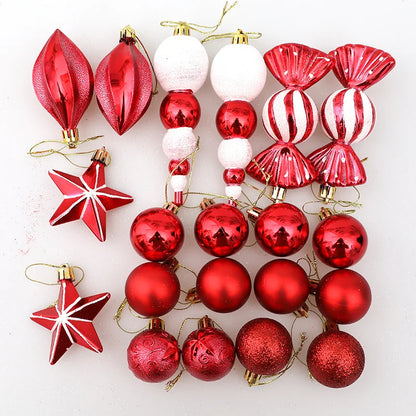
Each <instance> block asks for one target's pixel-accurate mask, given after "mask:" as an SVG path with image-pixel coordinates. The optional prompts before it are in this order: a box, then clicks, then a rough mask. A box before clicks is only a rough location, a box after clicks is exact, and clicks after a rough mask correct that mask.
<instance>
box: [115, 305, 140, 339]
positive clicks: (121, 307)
mask: <svg viewBox="0 0 416 416" xmlns="http://www.w3.org/2000/svg"><path fill="white" fill-rule="evenodd" d="M126 306H128V309H129V310H130V313H131V314H132V315H133V316H135V317H136V318H140V319H147V318H145V317H143V316H140V315H137V314H135V313H134V312H133V311H132V310H131V308H130V305H129V304H128V302H127V298H124V300H123V302H121V304H120V306H119V307H118V308H117V312H116V313H115V315H114V316H113V319H114V320H115V321H116V324H117V326H118V327H119V328H120V329H121V330H122V331H123V332H125V333H126V334H138V333H139V332H142V331H143V330H145V329H146V328H147V327H148V326H147V325H146V326H145V327H144V328H142V329H139V330H137V331H129V330H127V329H125V328H124V327H123V326H122V325H121V323H120V320H121V315H122V313H123V311H124V309H125V307H126Z"/></svg>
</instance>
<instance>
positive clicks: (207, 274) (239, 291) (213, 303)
mask: <svg viewBox="0 0 416 416" xmlns="http://www.w3.org/2000/svg"><path fill="white" fill-rule="evenodd" d="M196 291H197V294H198V297H199V298H200V299H201V302H202V303H203V304H204V305H205V306H206V307H207V308H208V309H211V310H212V311H215V312H223V313H226V312H233V311H235V310H237V309H239V308H241V307H242V306H243V305H244V304H245V303H246V301H247V299H248V297H249V296H250V292H251V280H250V275H249V274H248V272H247V270H246V268H245V267H244V266H243V265H242V264H240V263H239V262H238V261H236V260H233V259H229V258H224V259H214V260H211V261H210V262H208V263H207V264H206V265H205V266H204V267H203V268H202V269H201V271H200V272H199V274H198V278H197V281H196Z"/></svg>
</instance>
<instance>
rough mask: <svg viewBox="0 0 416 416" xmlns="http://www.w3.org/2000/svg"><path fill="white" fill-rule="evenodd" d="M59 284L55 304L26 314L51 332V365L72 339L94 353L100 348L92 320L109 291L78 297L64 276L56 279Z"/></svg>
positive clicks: (108, 296)
mask: <svg viewBox="0 0 416 416" xmlns="http://www.w3.org/2000/svg"><path fill="white" fill-rule="evenodd" d="M60 285H61V288H60V291H59V297H58V301H57V303H56V305H55V306H51V307H49V308H46V309H42V310H41V311H38V312H34V313H33V314H32V315H31V316H30V319H32V321H35V322H36V323H38V324H39V325H42V326H44V327H45V328H47V329H49V330H50V331H52V343H51V349H50V354H49V363H50V364H55V363H56V362H57V361H58V360H59V359H60V358H61V357H62V356H63V355H64V354H65V352H66V351H67V349H68V348H69V347H70V346H71V345H72V344H73V343H74V342H75V343H77V344H79V345H81V346H83V347H85V348H88V349H90V350H92V351H95V352H101V351H102V350H103V347H102V345H101V342H100V340H99V338H98V335H97V333H96V332H95V329H94V325H93V324H92V320H93V319H94V318H95V317H96V316H97V314H98V313H99V312H100V311H101V309H102V308H103V307H104V305H105V304H106V303H107V301H108V300H109V299H110V294H109V293H101V294H99V295H94V296H88V297H86V298H81V297H80V296H79V295H78V292H77V290H76V289H75V286H74V284H73V283H72V279H71V277H68V276H66V277H64V278H62V279H61V280H60Z"/></svg>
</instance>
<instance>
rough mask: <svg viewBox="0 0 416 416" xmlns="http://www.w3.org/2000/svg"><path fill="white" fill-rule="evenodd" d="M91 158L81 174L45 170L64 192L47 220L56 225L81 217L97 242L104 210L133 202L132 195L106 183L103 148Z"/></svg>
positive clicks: (102, 234)
mask: <svg viewBox="0 0 416 416" xmlns="http://www.w3.org/2000/svg"><path fill="white" fill-rule="evenodd" d="M91 160H92V161H93V162H92V164H91V165H90V167H89V168H88V169H87V170H86V171H85V172H84V174H83V175H82V176H81V177H78V176H73V175H70V174H68V173H64V172H60V171H57V170H51V171H49V176H50V177H51V178H52V180H53V181H54V182H55V185H56V186H57V187H58V188H59V190H60V191H61V192H62V194H63V195H64V200H63V201H62V203H61V205H59V207H58V209H57V210H56V211H55V213H54V214H53V216H52V218H51V219H50V220H49V223H50V224H51V225H58V224H64V223H66V222H70V221H75V220H78V219H81V220H82V221H84V223H85V224H86V225H87V226H88V228H89V229H90V230H91V231H92V232H93V233H94V235H95V236H96V237H97V238H98V239H99V240H100V241H105V238H106V212H107V211H109V210H110V209H114V208H118V207H121V206H123V205H126V204H129V203H130V202H133V198H132V197H131V196H130V195H127V194H123V193H122V192H119V191H116V190H115V189H111V188H108V187H107V186H106V184H105V173H104V168H105V166H106V165H108V161H109V156H108V153H107V152H106V151H105V149H104V148H103V149H101V150H98V151H97V152H96V153H95V154H94V156H93V157H92V159H91Z"/></svg>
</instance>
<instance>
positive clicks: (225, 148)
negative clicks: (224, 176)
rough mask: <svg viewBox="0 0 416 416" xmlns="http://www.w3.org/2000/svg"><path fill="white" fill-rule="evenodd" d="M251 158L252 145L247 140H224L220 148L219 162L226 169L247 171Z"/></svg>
mask: <svg viewBox="0 0 416 416" xmlns="http://www.w3.org/2000/svg"><path fill="white" fill-rule="evenodd" d="M251 158H252V150H251V144H250V142H249V141H248V140H247V139H239V138H236V139H229V140H223V141H222V142H221V143H220V145H219V146H218V160H219V161H220V163H221V165H222V166H223V167H224V168H225V169H233V168H238V169H245V167H246V166H247V165H248V163H249V162H250V160H251Z"/></svg>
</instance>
